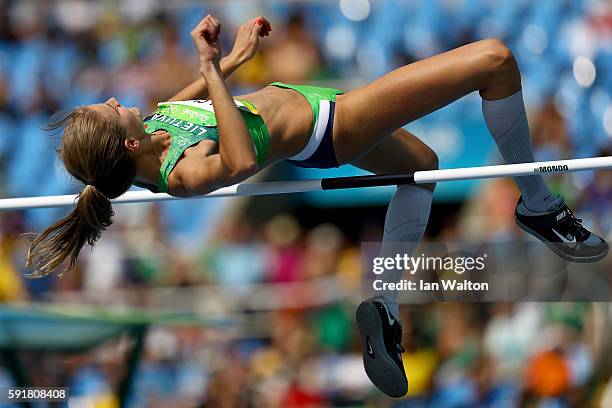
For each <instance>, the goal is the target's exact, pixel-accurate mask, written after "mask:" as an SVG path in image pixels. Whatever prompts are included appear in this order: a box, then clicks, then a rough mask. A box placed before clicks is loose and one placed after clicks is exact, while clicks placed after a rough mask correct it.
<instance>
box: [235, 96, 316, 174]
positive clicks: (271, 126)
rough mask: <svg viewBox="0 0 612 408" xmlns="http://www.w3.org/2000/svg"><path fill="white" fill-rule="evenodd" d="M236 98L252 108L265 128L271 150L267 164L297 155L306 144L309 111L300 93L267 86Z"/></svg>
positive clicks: (309, 121) (309, 119) (310, 128)
mask: <svg viewBox="0 0 612 408" xmlns="http://www.w3.org/2000/svg"><path fill="white" fill-rule="evenodd" d="M235 98H236V99H245V100H247V101H249V102H251V103H252V104H253V105H255V107H256V108H257V110H258V111H259V114H260V115H261V117H262V118H263V120H264V122H265V124H266V126H267V128H268V132H269V133H270V150H269V154H268V159H267V160H266V163H267V164H271V163H274V162H277V161H279V160H284V159H287V158H289V157H291V156H293V155H295V154H297V153H299V152H300V151H302V149H303V148H304V146H306V144H307V143H308V139H309V138H310V134H311V130H312V116H313V114H312V108H311V107H310V104H309V103H308V101H307V100H306V98H304V97H303V96H302V95H301V94H300V93H299V92H297V91H294V90H293V89H284V88H279V87H276V86H267V87H265V88H263V89H261V90H259V91H256V92H253V93H250V94H246V95H240V96H235Z"/></svg>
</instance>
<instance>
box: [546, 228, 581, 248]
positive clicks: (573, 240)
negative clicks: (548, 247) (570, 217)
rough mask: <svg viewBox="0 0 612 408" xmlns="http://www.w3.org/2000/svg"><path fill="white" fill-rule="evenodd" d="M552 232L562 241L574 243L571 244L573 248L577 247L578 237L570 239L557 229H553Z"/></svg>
mask: <svg viewBox="0 0 612 408" xmlns="http://www.w3.org/2000/svg"><path fill="white" fill-rule="evenodd" d="M552 232H554V233H555V235H556V236H558V237H559V238H560V239H561V241H563V242H565V243H566V244H572V245H570V246H571V247H572V248H576V237H572V239H571V240H569V239H567V238H566V237H564V236H563V235H561V234H559V233H558V232H557V231H555V229H553V230H552Z"/></svg>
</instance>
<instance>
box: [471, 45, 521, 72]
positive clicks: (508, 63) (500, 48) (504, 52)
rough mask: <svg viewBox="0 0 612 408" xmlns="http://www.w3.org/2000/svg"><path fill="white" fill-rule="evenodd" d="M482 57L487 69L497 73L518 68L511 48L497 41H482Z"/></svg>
mask: <svg viewBox="0 0 612 408" xmlns="http://www.w3.org/2000/svg"><path fill="white" fill-rule="evenodd" d="M480 45H481V57H482V58H483V62H484V63H485V64H486V66H487V67H490V68H492V69H493V70H495V71H512V70H516V69H517V68H518V66H517V64H516V60H515V59H514V54H512V51H511V50H510V48H508V47H507V46H506V44H504V43H503V42H502V41H500V40H497V39H487V40H482V41H480Z"/></svg>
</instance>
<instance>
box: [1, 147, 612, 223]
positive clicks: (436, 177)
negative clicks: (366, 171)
mask: <svg viewBox="0 0 612 408" xmlns="http://www.w3.org/2000/svg"><path fill="white" fill-rule="evenodd" d="M600 169H612V156H606V157H590V158H585V159H571V160H556V161H547V162H533V163H519V164H503V165H498V166H482V167H465V168H458V169H444V170H428V171H417V172H415V173H404V174H386V175H374V176H354V177H331V178H322V179H314V180H296V181H273V182H265V183H242V184H235V185H233V186H229V187H223V188H220V189H219V190H216V191H213V192H212V193H209V194H206V195H203V196H196V197H190V198H189V199H197V198H210V197H236V196H259V195H269V194H293V193H306V192H311V191H324V190H339V189H346V188H363V187H378V186H390V185H397V184H426V183H440V182H443V181H456V180H476V179H485V178H494V177H515V176H528V175H533V174H542V175H546V174H554V173H568V172H573V171H583V170H600ZM77 198H78V196H77V195H74V194H70V195H57V196H42V197H23V198H5V199H0V211H9V210H24V209H32V208H51V207H67V206H72V205H74V204H75V202H76V200H77ZM181 199H185V198H181V197H173V196H171V195H169V194H163V193H159V194H155V193H151V192H150V191H128V192H127V193H125V194H123V195H122V196H120V197H117V198H115V199H113V200H112V202H113V204H121V203H142V202H151V201H167V200H181Z"/></svg>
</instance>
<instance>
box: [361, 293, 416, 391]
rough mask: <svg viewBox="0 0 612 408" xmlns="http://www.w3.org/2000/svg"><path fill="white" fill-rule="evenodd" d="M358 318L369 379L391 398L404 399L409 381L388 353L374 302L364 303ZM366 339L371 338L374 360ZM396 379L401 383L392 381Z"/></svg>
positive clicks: (364, 364) (364, 363)
mask: <svg viewBox="0 0 612 408" xmlns="http://www.w3.org/2000/svg"><path fill="white" fill-rule="evenodd" d="M356 317H357V325H358V327H359V334H360V336H361V343H362V345H363V348H362V353H363V366H364V368H365V372H366V374H367V375H368V378H369V379H370V381H372V383H373V384H374V385H376V387H378V389H380V390H381V391H382V392H384V393H385V394H387V395H389V396H390V397H393V398H400V397H403V396H404V395H406V393H407V392H408V381H407V380H406V376H405V374H404V373H403V372H402V371H401V370H400V369H399V367H398V366H397V364H396V363H395V361H393V359H392V358H391V357H390V356H389V354H388V353H387V350H386V348H385V344H384V339H383V334H382V323H381V321H380V315H379V313H378V310H377V309H376V306H374V304H373V303H372V302H367V301H365V302H362V303H361V304H360V305H359V307H358V308H357V312H356ZM366 337H369V338H370V345H371V346H372V350H373V352H374V358H372V357H370V355H369V354H368V353H367V351H366V344H367V343H366V342H367V340H366ZM394 378H395V379H398V378H401V381H390V380H391V379H394Z"/></svg>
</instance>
